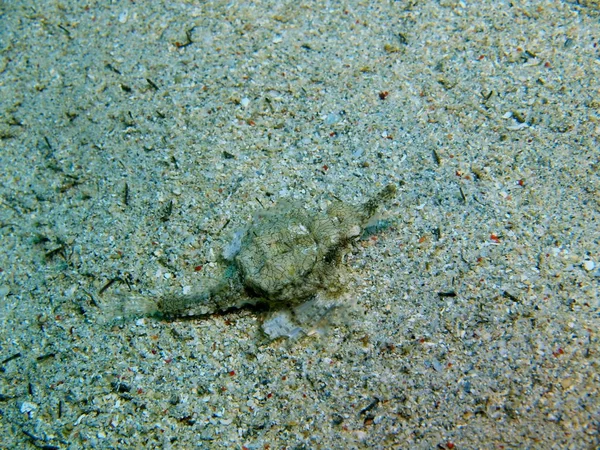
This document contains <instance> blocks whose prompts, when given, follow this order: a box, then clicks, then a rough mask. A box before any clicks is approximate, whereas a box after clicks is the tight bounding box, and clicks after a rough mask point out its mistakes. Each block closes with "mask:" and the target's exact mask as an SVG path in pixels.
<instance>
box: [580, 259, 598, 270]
mask: <svg viewBox="0 0 600 450" xmlns="http://www.w3.org/2000/svg"><path fill="white" fill-rule="evenodd" d="M594 267H596V264H595V263H594V261H584V262H583V268H584V269H585V270H587V271H588V272H591V271H592V270H594Z"/></svg>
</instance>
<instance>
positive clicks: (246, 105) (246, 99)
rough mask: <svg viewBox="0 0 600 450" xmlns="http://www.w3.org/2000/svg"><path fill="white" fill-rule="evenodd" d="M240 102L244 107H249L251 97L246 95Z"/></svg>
mask: <svg viewBox="0 0 600 450" xmlns="http://www.w3.org/2000/svg"><path fill="white" fill-rule="evenodd" d="M240 104H241V105H242V108H244V109H245V108H247V107H248V106H249V105H250V99H248V98H247V97H244V98H243V99H242V100H241V101H240Z"/></svg>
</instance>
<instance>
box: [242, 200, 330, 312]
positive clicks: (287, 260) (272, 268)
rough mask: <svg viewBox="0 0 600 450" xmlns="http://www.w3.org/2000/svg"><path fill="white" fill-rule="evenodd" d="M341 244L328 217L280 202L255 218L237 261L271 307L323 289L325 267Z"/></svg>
mask: <svg viewBox="0 0 600 450" xmlns="http://www.w3.org/2000/svg"><path fill="white" fill-rule="evenodd" d="M339 242H340V234H339V229H338V227H337V226H336V224H335V223H334V220H333V219H332V218H331V217H329V216H327V215H326V214H322V213H321V214H314V213H312V214H309V213H308V212H307V211H306V210H305V209H304V208H303V207H302V206H301V205H298V204H296V203H291V202H280V203H279V204H278V205H276V206H275V207H273V208H271V209H268V210H265V211H262V212H261V213H259V214H258V215H256V217H255V219H254V221H253V223H252V225H251V226H250V228H249V229H248V230H247V232H246V234H245V236H244V238H243V239H242V245H241V249H240V252H239V253H238V254H237V255H236V257H235V262H236V265H237V267H238V269H239V271H240V275H241V277H242V278H243V283H244V285H245V287H246V289H249V290H250V291H252V292H253V293H254V294H256V295H259V296H262V297H264V298H267V299H269V300H271V301H275V302H277V301H289V300H292V299H295V300H300V299H303V298H306V297H309V296H311V295H313V294H314V293H315V292H316V291H317V290H318V289H320V288H321V287H323V286H322V284H323V279H324V277H325V275H326V273H325V272H326V267H325V264H324V263H325V261H326V260H327V256H328V254H329V253H330V252H332V251H333V250H334V249H336V248H337V246H338V245H339Z"/></svg>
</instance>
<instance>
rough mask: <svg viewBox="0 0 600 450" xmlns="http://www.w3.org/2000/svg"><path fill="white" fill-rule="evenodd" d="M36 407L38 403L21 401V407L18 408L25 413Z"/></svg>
mask: <svg viewBox="0 0 600 450" xmlns="http://www.w3.org/2000/svg"><path fill="white" fill-rule="evenodd" d="M37 408H38V405H36V404H35V403H31V402H23V403H21V407H20V408H19V411H21V412H22V413H23V414H25V413H30V412H33V411H35V410H36V409H37Z"/></svg>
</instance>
